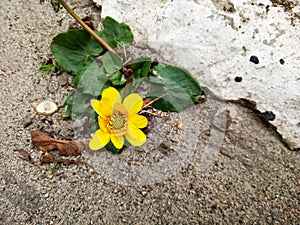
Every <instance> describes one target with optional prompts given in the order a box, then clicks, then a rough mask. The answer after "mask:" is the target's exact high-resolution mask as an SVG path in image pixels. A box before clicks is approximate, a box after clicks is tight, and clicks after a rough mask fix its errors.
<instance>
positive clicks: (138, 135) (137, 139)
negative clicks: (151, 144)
mask: <svg viewBox="0 0 300 225" xmlns="http://www.w3.org/2000/svg"><path fill="white" fill-rule="evenodd" d="M125 137H126V139H127V140H128V141H129V143H130V144H132V145H133V146H141V145H143V144H144V143H145V142H146V139H147V137H146V135H145V134H144V133H143V132H142V131H141V130H140V129H138V128H137V127H136V126H135V125H134V124H132V123H130V122H129V126H128V133H127V134H126V135H125Z"/></svg>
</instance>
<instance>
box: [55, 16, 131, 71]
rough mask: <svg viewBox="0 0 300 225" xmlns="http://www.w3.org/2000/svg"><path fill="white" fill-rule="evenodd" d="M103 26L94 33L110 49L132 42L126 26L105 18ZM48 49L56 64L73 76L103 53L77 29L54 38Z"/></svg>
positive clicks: (101, 49)
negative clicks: (105, 42)
mask: <svg viewBox="0 0 300 225" xmlns="http://www.w3.org/2000/svg"><path fill="white" fill-rule="evenodd" d="M103 24H104V29H103V30H102V31H97V32H96V33H97V34H98V35H99V36H100V37H102V38H103V39H104V40H105V41H107V43H108V44H109V45H110V46H111V47H112V48H115V47H117V46H122V45H125V46H128V45H130V44H131V43H132V42H133V34H132V33H131V30H130V28H129V26H128V25H126V24H124V23H118V22H117V21H115V20H114V19H112V18H111V17H106V18H105V20H104V22H103ZM50 49H51V51H52V52H53V54H54V57H55V60H56V61H57V63H58V64H59V65H60V66H61V67H62V68H63V69H64V70H65V71H67V72H70V73H72V74H74V75H77V72H78V70H79V69H80V68H82V67H84V66H86V65H89V64H91V63H92V62H93V61H94V60H95V59H96V57H98V56H99V55H100V54H101V53H103V52H104V51H105V49H104V48H103V46H102V45H101V44H100V43H99V42H98V41H96V39H94V38H93V37H91V35H90V34H89V33H88V32H87V31H85V30H79V29H74V30H69V31H67V32H64V33H60V34H58V35H57V36H55V37H54V38H53V40H52V43H51V46H50ZM112 57H113V60H119V59H117V57H116V56H112ZM117 62H118V61H116V63H117ZM117 65H118V64H117ZM110 72H111V71H110Z"/></svg>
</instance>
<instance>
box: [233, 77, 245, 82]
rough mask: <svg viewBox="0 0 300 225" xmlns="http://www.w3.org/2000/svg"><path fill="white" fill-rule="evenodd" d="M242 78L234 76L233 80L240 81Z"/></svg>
mask: <svg viewBox="0 0 300 225" xmlns="http://www.w3.org/2000/svg"><path fill="white" fill-rule="evenodd" d="M242 80H243V78H242V77H235V78H234V81H235V82H242Z"/></svg>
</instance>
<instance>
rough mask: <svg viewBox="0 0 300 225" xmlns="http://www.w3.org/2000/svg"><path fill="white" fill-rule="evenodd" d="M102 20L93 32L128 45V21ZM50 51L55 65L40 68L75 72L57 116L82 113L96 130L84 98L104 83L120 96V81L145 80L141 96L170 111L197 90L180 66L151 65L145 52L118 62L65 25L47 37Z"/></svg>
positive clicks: (131, 87)
mask: <svg viewBox="0 0 300 225" xmlns="http://www.w3.org/2000/svg"><path fill="white" fill-rule="evenodd" d="M103 24H104V29H103V30H102V31H97V32H96V33H97V34H98V35H99V36H100V37H101V38H103V39H104V40H105V41H106V42H107V43H108V44H109V45H110V46H111V47H112V48H115V47H118V46H128V45H130V44H132V42H133V34H132V32H131V30H130V28H129V26H128V25H126V24H124V23H119V22H117V21H115V20H114V19H113V18H111V17H106V18H105V20H104V22H103ZM51 51H52V52H53V54H54V57H55V60H56V62H57V64H56V65H44V66H42V67H41V68H40V69H41V70H43V71H49V70H51V69H52V68H56V67H57V65H59V66H61V67H62V69H64V70H65V71H67V72H71V73H72V74H74V75H75V78H74V87H75V91H74V92H72V93H71V94H70V95H69V96H68V97H67V99H66V100H65V103H64V106H63V107H62V116H63V117H71V118H72V119H79V118H81V117H82V116H84V115H86V116H88V117H89V121H88V123H89V131H90V133H93V132H95V131H96V130H97V129H99V126H98V124H97V115H96V113H95V112H94V111H93V109H92V107H91V106H90V99H92V98H101V96H100V95H101V93H102V91H103V89H105V88H107V87H110V86H114V87H116V88H117V89H118V91H119V92H120V94H121V95H122V96H123V95H124V93H125V86H126V84H127V85H128V86H127V87H126V91H128V92H129V93H131V92H134V91H137V90H138V88H139V87H140V84H141V83H142V82H143V81H145V82H148V83H150V86H151V87H150V89H149V90H148V92H147V94H146V97H149V98H151V99H156V101H155V102H154V103H153V104H152V106H153V107H154V108H156V109H159V110H162V111H174V112H177V111H181V110H183V109H185V108H187V107H189V106H191V105H192V104H194V103H197V101H198V100H197V99H198V98H197V96H199V95H200V94H201V87H200V85H199V83H198V81H197V80H196V79H195V78H194V77H193V76H192V75H191V74H190V73H189V72H188V71H186V70H185V69H182V68H179V67H175V66H171V65H162V64H158V65H156V66H153V64H152V60H151V58H148V57H141V58H138V59H134V60H133V61H132V62H131V63H130V64H128V65H126V66H124V65H123V60H122V58H121V57H120V56H119V55H117V54H115V53H113V52H108V51H106V50H105V49H104V48H103V47H102V45H101V44H99V43H98V42H97V41H96V40H95V39H94V38H92V37H91V36H90V35H89V34H88V33H87V32H86V31H85V30H70V31H68V32H65V33H61V34H59V35H57V36H56V37H54V38H53V41H52V44H51ZM128 77H131V78H132V79H131V80H130V81H131V82H127V80H126V78H128ZM123 97H124V96H123ZM158 98H159V99H158ZM106 147H107V149H108V150H109V151H111V152H113V153H118V152H119V151H120V150H118V149H115V148H114V146H113V145H112V144H108V145H107V146H106Z"/></svg>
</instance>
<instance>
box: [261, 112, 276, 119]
mask: <svg viewBox="0 0 300 225" xmlns="http://www.w3.org/2000/svg"><path fill="white" fill-rule="evenodd" d="M263 115H264V117H265V118H266V119H267V120H270V121H273V120H275V117H276V116H275V114H274V113H273V112H272V111H265V112H264V113H263Z"/></svg>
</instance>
